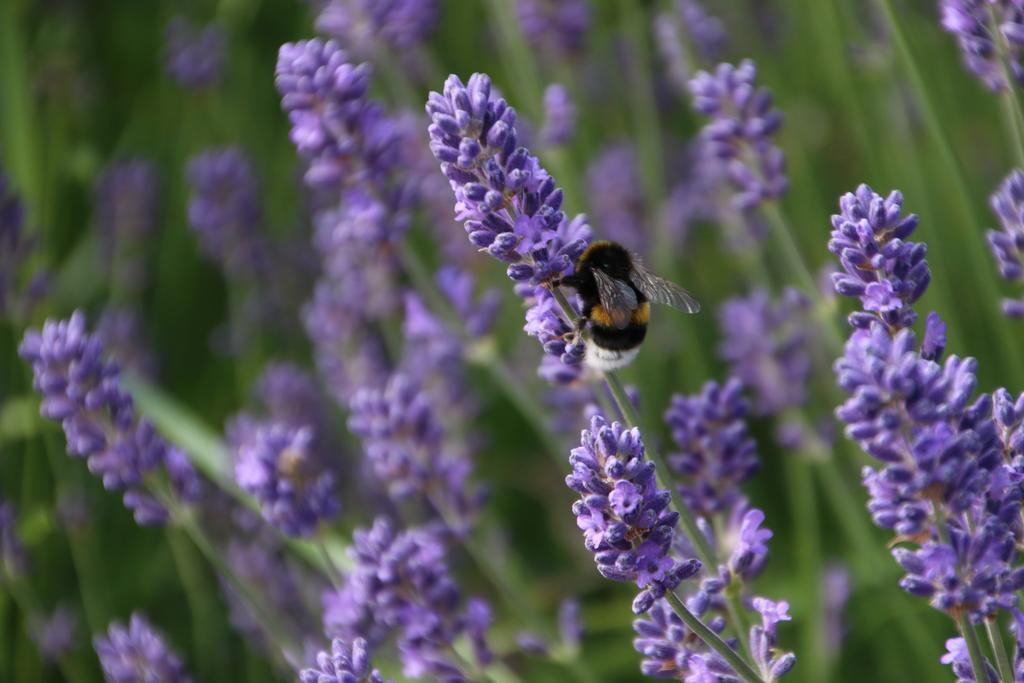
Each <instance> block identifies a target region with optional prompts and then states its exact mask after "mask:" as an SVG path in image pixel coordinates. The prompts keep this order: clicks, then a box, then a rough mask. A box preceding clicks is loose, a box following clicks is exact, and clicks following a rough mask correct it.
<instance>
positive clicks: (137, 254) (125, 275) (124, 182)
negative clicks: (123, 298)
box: [95, 158, 160, 290]
mask: <svg viewBox="0 0 1024 683" xmlns="http://www.w3.org/2000/svg"><path fill="white" fill-rule="evenodd" d="M95 193H96V221H97V223H98V224H99V233H100V241H101V248H102V250H103V257H104V259H105V260H106V263H107V266H108V268H109V269H110V277H111V280H112V285H113V286H114V287H120V288H123V289H125V290H132V289H135V288H138V287H141V286H143V284H144V283H145V277H144V276H145V267H146V262H145V256H146V247H147V241H146V240H147V239H148V238H150V237H151V236H152V234H153V232H154V231H155V230H156V227H157V225H158V223H159V220H160V176H159V173H158V172H157V169H156V166H155V165H154V164H153V163H152V162H151V161H148V160H146V159H141V158H139V159H127V160H124V161H117V162H114V163H112V164H110V165H109V166H108V167H107V168H106V169H104V171H103V173H102V174H101V175H100V177H99V178H98V179H97V181H96V190H95Z"/></svg>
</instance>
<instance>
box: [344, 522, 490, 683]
mask: <svg viewBox="0 0 1024 683" xmlns="http://www.w3.org/2000/svg"><path fill="white" fill-rule="evenodd" d="M352 539H353V543H352V545H351V546H350V548H349V554H350V556H351V557H352V560H353V562H354V564H355V567H354V569H353V570H352V571H351V572H349V574H348V576H347V577H346V581H345V585H344V586H343V587H342V588H341V590H340V591H330V592H328V593H327V594H326V595H325V596H324V607H325V609H324V624H325V627H326V629H327V632H328V634H329V635H332V636H335V637H342V638H354V637H358V636H357V634H359V633H364V634H366V638H367V639H368V640H369V641H370V643H371V644H372V643H375V642H379V641H380V640H381V639H383V638H385V637H387V636H388V635H389V634H392V633H395V634H397V636H398V650H399V654H400V656H401V659H402V665H403V672H404V674H405V675H406V676H408V677H410V678H420V677H432V678H438V679H440V680H442V681H458V680H464V676H465V673H463V672H462V671H461V669H460V667H459V665H458V663H457V662H456V661H453V659H452V657H451V654H450V652H451V647H452V643H453V642H454V640H455V639H456V638H457V637H458V636H460V635H462V634H464V633H466V634H467V635H470V636H472V639H473V640H476V639H478V638H480V637H481V636H482V634H481V633H480V632H479V631H477V630H474V626H473V623H472V622H479V617H480V616H482V615H480V614H479V610H480V607H479V605H478V603H473V602H471V603H470V605H469V607H468V609H467V612H466V613H460V611H459V605H460V592H459V589H458V586H457V585H456V584H455V582H454V581H453V580H452V578H451V576H450V575H449V573H448V567H447V565H446V564H445V548H444V544H443V543H442V539H441V537H440V536H439V535H438V532H437V531H436V530H433V529H431V528H426V527H423V528H414V529H408V530H405V531H402V532H400V533H398V532H396V531H395V530H394V528H393V527H392V526H391V524H390V523H389V522H388V521H387V520H385V519H383V518H379V519H377V520H376V521H375V522H374V524H373V527H372V528H371V529H369V530H356V531H355V532H354V533H353V537H352ZM474 605H476V606H474ZM469 612H477V614H475V615H474V614H470V613H469ZM476 625H477V626H479V623H477V624H476ZM475 649H476V648H475ZM478 654H479V651H478Z"/></svg>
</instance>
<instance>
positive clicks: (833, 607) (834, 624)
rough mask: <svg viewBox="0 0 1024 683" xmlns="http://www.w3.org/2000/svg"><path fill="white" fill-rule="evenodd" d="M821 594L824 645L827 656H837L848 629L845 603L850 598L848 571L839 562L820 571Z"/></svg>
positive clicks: (833, 657)
mask: <svg viewBox="0 0 1024 683" xmlns="http://www.w3.org/2000/svg"><path fill="white" fill-rule="evenodd" d="M821 579H822V587H821V595H822V599H823V602H824V604H823V606H822V609H823V611H824V622H825V647H826V649H827V651H828V654H829V657H830V658H832V659H835V658H836V657H838V656H839V653H840V650H841V649H842V646H843V640H844V639H845V638H846V633H847V630H848V628H849V627H848V625H847V620H846V615H845V612H846V603H847V601H848V600H849V599H850V573H849V571H847V569H846V567H844V566H843V565H841V564H831V565H829V566H827V567H825V571H824V572H823V573H822V577H821Z"/></svg>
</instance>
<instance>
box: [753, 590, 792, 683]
mask: <svg viewBox="0 0 1024 683" xmlns="http://www.w3.org/2000/svg"><path fill="white" fill-rule="evenodd" d="M751 604H752V605H753V607H754V610H755V611H756V612H758V613H759V614H760V615H761V624H755V625H754V626H751V627H750V651H751V652H752V653H753V655H754V661H755V663H756V664H757V666H758V668H759V669H760V670H761V677H762V678H764V679H765V680H766V681H774V680H777V679H779V678H781V677H782V676H784V675H786V674H787V673H789V671H790V669H792V668H793V665H794V664H796V655H794V654H793V653H792V652H786V653H783V652H780V651H779V649H778V646H777V645H778V643H777V636H776V630H777V628H776V627H777V626H778V624H779V622H780V621H789V620H790V619H791V617H790V616H789V603H788V602H786V601H785V600H782V601H779V602H773V601H772V600H769V599H767V598H754V599H753V600H752V601H751Z"/></svg>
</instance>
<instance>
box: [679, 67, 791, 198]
mask: <svg viewBox="0 0 1024 683" xmlns="http://www.w3.org/2000/svg"><path fill="white" fill-rule="evenodd" d="M756 76H757V67H756V66H755V65H754V62H752V61H750V60H749V59H748V60H744V61H743V62H742V63H741V64H740V65H739V66H738V67H737V66H733V65H732V64H719V65H718V67H717V68H716V69H715V71H714V73H710V72H707V71H701V72H699V73H698V74H697V75H696V76H695V77H694V78H693V80H691V81H690V93H691V94H692V96H693V107H694V109H696V110H697V112H699V113H701V114H704V115H705V116H709V117H711V122H710V123H708V124H707V125H706V126H705V127H704V129H703V131H702V135H703V137H704V139H705V140H706V141H707V142H708V143H709V144H710V145H711V149H712V150H713V152H714V154H715V156H717V157H718V158H719V159H721V160H722V161H723V162H725V164H726V167H727V171H728V176H729V180H730V181H731V183H732V185H733V187H734V188H735V189H736V192H737V194H736V195H735V197H734V198H733V204H734V205H735V206H736V208H737V209H738V210H740V211H743V212H749V211H751V210H753V209H754V208H756V207H757V206H758V205H760V204H762V203H764V202H766V201H770V200H773V199H778V198H779V197H781V196H782V195H783V194H784V193H785V192H786V189H787V188H788V186H789V180H788V179H787V177H786V157H785V155H784V154H783V153H782V150H781V149H779V148H778V147H777V146H776V145H775V143H774V142H773V141H772V136H773V135H774V134H775V132H776V131H777V130H778V129H779V126H780V125H781V124H782V114H781V112H779V110H778V109H775V108H774V107H773V106H772V96H771V93H770V92H769V91H768V90H767V89H765V88H758V87H756V86H755V84H754V79H755V77H756Z"/></svg>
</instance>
